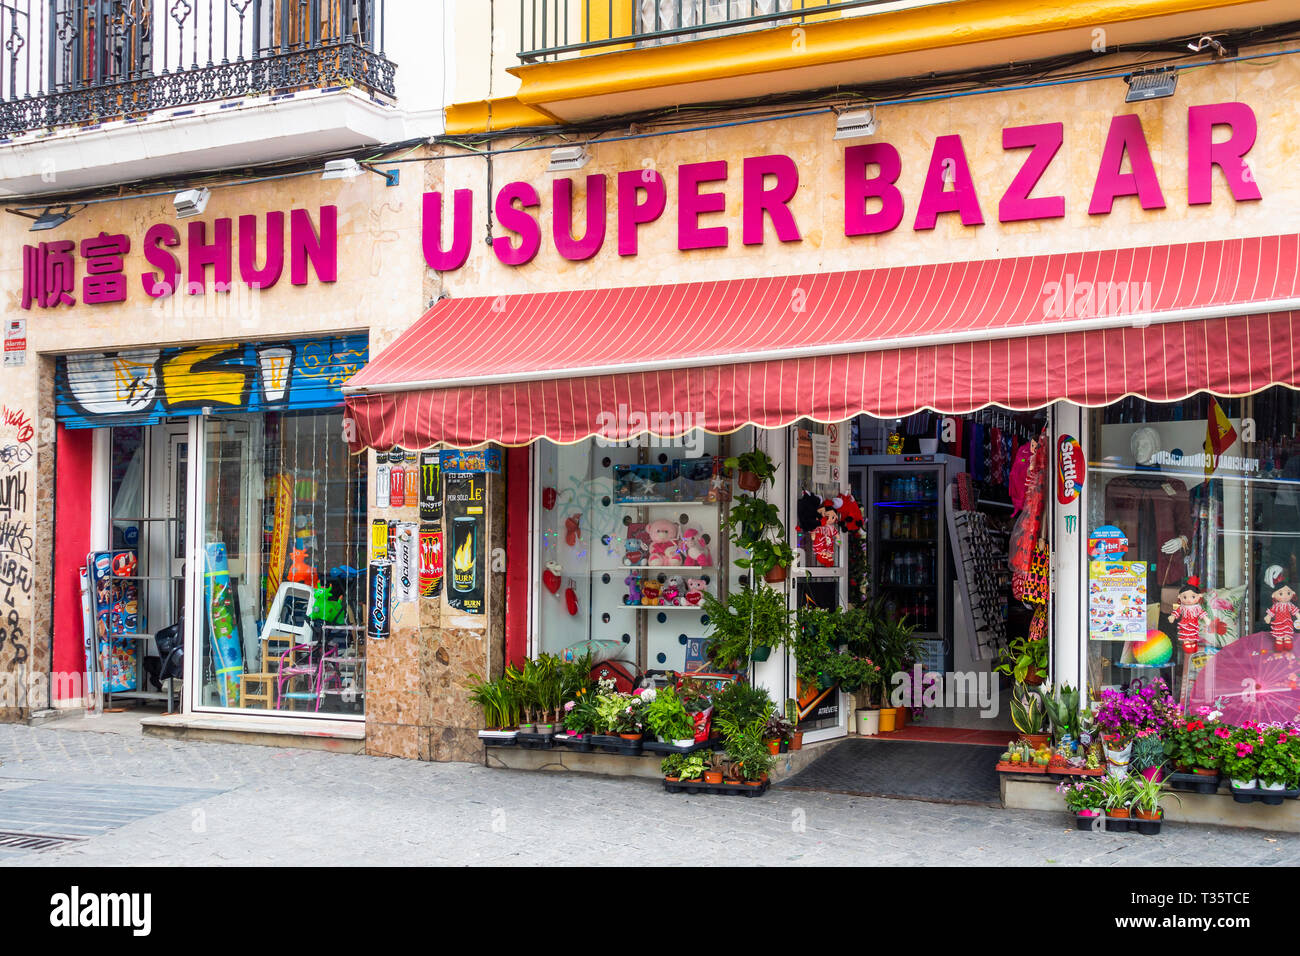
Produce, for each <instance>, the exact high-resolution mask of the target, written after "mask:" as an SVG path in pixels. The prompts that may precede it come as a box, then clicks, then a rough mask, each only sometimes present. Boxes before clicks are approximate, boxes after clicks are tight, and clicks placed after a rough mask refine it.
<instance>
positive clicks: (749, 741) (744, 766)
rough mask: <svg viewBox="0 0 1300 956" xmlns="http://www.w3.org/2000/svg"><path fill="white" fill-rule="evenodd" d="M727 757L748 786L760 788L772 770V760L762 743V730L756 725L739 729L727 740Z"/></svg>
mask: <svg viewBox="0 0 1300 956" xmlns="http://www.w3.org/2000/svg"><path fill="white" fill-rule="evenodd" d="M727 756H728V757H729V758H730V759H731V761H732V763H733V765H734V766H735V768H736V770H737V771H738V772H739V776H740V778H741V779H742V780H744V781H745V783H747V784H749V785H750V786H753V787H757V786H760V785H761V784H762V783H763V781H764V780H765V779H766V778H767V773H768V771H769V770H771V769H772V764H773V762H774V758H773V756H772V754H771V753H770V752H769V751H768V749H767V745H766V744H764V743H763V728H762V726H761V725H758V724H751V725H749V726H748V727H743V728H740V729H739V730H738V731H737V732H736V733H735V734H734V735H732V736H731V737H729V738H728V740H727Z"/></svg>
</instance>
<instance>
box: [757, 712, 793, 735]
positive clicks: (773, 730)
mask: <svg viewBox="0 0 1300 956" xmlns="http://www.w3.org/2000/svg"><path fill="white" fill-rule="evenodd" d="M794 729H795V725H794V722H793V721H791V720H790V719H789V718H788V717H786V716H784V715H783V714H781V713H779V712H776V711H773V713H772V716H770V717H768V718H767V723H766V724H764V725H763V739H764V740H789V739H790V735H791V734H792V733H794Z"/></svg>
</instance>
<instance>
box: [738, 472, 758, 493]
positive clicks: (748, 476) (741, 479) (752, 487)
mask: <svg viewBox="0 0 1300 956" xmlns="http://www.w3.org/2000/svg"><path fill="white" fill-rule="evenodd" d="M736 484H738V485H740V490H741V491H758V489H759V488H761V487H763V479H762V478H760V477H758V475H756V474H754V473H753V472H752V471H742V472H739V473H737V475H736Z"/></svg>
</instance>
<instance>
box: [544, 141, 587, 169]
mask: <svg viewBox="0 0 1300 956" xmlns="http://www.w3.org/2000/svg"><path fill="white" fill-rule="evenodd" d="M590 161H591V154H590V153H588V152H587V147H585V146H561V147H560V148H559V149H553V150H551V164H550V165H549V166H547V167H546V171H547V172H548V173H562V172H566V171H568V170H570V169H581V168H582V167H583V166H586V165H587V163H588V162H590Z"/></svg>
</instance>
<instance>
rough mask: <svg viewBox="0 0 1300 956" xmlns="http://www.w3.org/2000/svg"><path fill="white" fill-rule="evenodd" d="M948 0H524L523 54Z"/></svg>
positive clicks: (647, 42) (601, 47)
mask: <svg viewBox="0 0 1300 956" xmlns="http://www.w3.org/2000/svg"><path fill="white" fill-rule="evenodd" d="M936 2H943V0H519V51H520V52H519V59H520V61H521V62H523V63H536V62H539V61H545V60H558V59H563V58H565V57H569V56H581V55H583V54H587V53H607V52H612V51H614V50H626V49H634V48H638V47H647V46H658V45H661V44H664V43H680V42H683V41H689V40H702V39H707V38H709V37H716V36H724V35H726V34H730V33H741V32H745V31H749V30H762V29H767V28H769V27H775V26H787V25H791V24H794V25H799V24H804V23H809V22H813V21H817V20H826V19H832V18H837V17H843V16H855V15H861V14H867V13H873V12H877V11H876V10H873V9H871V8H873V7H874V8H877V9H879V8H886V7H889V8H898V7H904V6H924V5H928V4H930V3H936Z"/></svg>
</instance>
